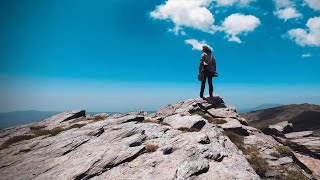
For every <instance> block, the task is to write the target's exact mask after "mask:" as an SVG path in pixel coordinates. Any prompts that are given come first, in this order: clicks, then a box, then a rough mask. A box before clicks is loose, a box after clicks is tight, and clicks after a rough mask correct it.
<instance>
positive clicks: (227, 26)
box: [221, 13, 261, 43]
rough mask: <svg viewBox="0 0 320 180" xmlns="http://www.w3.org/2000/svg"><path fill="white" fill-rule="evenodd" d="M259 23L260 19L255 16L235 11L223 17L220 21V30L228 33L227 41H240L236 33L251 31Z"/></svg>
mask: <svg viewBox="0 0 320 180" xmlns="http://www.w3.org/2000/svg"><path fill="white" fill-rule="evenodd" d="M260 24H261V22H260V20H259V19H258V18H257V17H255V16H252V15H243V14H238V13H237V14H232V15H230V16H228V17H227V18H225V20H224V21H223V23H222V26H221V30H223V31H224V32H225V33H226V34H227V35H228V39H229V41H234V42H237V43H241V42H242V41H241V40H240V38H239V37H238V36H237V35H240V34H246V33H248V32H252V31H253V30H255V29H256V28H257V27H258V26H259V25H260Z"/></svg>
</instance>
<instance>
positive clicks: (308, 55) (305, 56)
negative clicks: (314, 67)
mask: <svg viewBox="0 0 320 180" xmlns="http://www.w3.org/2000/svg"><path fill="white" fill-rule="evenodd" d="M301 57H302V58H308V57H312V54H310V53H306V54H302V55H301Z"/></svg>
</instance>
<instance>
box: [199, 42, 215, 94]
mask: <svg viewBox="0 0 320 180" xmlns="http://www.w3.org/2000/svg"><path fill="white" fill-rule="evenodd" d="M214 76H217V74H216V60H215V59H214V57H213V56H212V52H211V49H210V48H209V47H208V46H203V47H202V55H201V58H200V66H199V76H198V78H199V80H200V81H201V89H200V97H201V98H203V93H204V88H205V84H206V80H207V79H208V85H209V95H210V97H212V94H213V86H212V77H214Z"/></svg>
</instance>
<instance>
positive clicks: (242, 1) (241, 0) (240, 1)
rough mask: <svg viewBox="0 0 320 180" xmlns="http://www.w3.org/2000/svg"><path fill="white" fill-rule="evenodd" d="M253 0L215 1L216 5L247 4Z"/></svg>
mask: <svg viewBox="0 0 320 180" xmlns="http://www.w3.org/2000/svg"><path fill="white" fill-rule="evenodd" d="M254 1H256V0H216V3H217V5H218V6H233V5H240V6H247V5H249V4H250V3H251V2H254Z"/></svg>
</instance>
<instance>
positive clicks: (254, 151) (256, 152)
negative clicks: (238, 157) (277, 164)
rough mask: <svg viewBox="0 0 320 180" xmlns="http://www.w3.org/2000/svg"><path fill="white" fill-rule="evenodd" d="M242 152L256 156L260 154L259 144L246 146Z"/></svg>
mask: <svg viewBox="0 0 320 180" xmlns="http://www.w3.org/2000/svg"><path fill="white" fill-rule="evenodd" d="M242 152H243V153H244V154H246V155H249V156H250V155H251V156H252V155H255V156H259V154H260V153H259V149H258V146H257V145H253V146H250V147H248V148H244V149H243V150H242Z"/></svg>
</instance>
